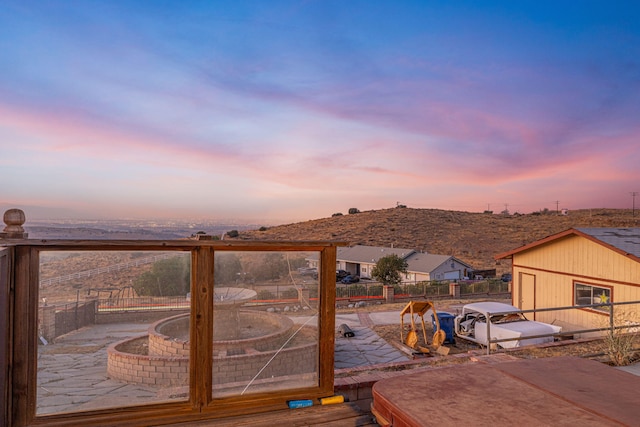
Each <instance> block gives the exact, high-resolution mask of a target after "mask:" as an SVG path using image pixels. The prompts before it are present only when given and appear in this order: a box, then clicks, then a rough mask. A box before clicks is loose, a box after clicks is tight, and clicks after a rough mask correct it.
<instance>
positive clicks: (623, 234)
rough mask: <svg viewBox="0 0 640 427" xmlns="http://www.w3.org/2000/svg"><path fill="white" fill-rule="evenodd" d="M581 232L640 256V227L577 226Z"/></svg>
mask: <svg viewBox="0 0 640 427" xmlns="http://www.w3.org/2000/svg"><path fill="white" fill-rule="evenodd" d="M576 230H578V231H580V232H581V233H584V234H588V235H589V236H591V237H593V238H595V239H598V240H600V241H601V242H603V243H606V244H607V245H609V246H613V247H614V248H617V249H619V250H621V251H623V252H625V253H628V254H631V255H634V256H636V257H640V228H576Z"/></svg>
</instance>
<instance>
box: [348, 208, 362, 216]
mask: <svg viewBox="0 0 640 427" xmlns="http://www.w3.org/2000/svg"><path fill="white" fill-rule="evenodd" d="M357 213H360V210H358V208H349V215H353V214H357Z"/></svg>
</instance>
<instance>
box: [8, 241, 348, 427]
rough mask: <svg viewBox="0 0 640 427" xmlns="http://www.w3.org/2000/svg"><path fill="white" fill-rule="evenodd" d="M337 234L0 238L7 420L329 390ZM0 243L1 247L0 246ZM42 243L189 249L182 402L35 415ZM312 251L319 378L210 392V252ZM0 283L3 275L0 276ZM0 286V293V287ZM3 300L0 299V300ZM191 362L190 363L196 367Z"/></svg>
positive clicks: (77, 418)
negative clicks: (283, 238)
mask: <svg viewBox="0 0 640 427" xmlns="http://www.w3.org/2000/svg"><path fill="white" fill-rule="evenodd" d="M338 246H344V243H336V242H315V241H310V242H258V241H252V242H247V241H210V240H198V241H194V240H175V241H160V240H158V241H116V240H110V241H104V240H95V241H66V240H52V241H40V240H21V241H13V242H10V243H7V244H5V249H2V251H3V257H2V260H3V261H8V264H9V265H8V266H7V268H5V269H3V272H6V275H7V276H8V280H7V281H8V283H6V285H8V289H6V293H3V294H2V295H3V297H4V298H5V299H8V301H5V302H6V303H7V305H8V306H9V310H8V312H7V314H6V316H7V320H8V321H7V323H6V324H5V325H6V326H5V327H4V330H3V331H2V333H3V334H4V335H3V337H4V338H5V341H6V342H7V343H8V345H7V348H6V349H5V350H4V351H5V353H4V354H3V356H4V357H5V358H6V360H7V361H8V363H7V365H8V368H7V367H3V368H4V369H5V370H8V372H7V375H6V377H7V378H6V379H5V381H4V384H3V386H4V390H5V391H4V392H5V395H6V396H7V399H6V400H5V402H4V405H3V411H4V414H5V417H4V419H5V420H7V421H8V423H7V426H8V427H26V426H67V425H70V424H73V425H82V424H85V425H91V426H112V425H123V426H124V425H126V426H143V425H150V424H153V425H161V424H168V423H179V422H186V421H193V420H204V419H215V418H222V417H228V416H233V415H239V414H248V413H257V412H264V411H269V410H276V409H283V408H286V407H287V401H288V400H295V399H315V398H320V397H327V396H331V395H333V393H334V390H333V380H334V345H335V333H334V331H335V274H336V272H335V266H336V253H337V247H338ZM4 251H8V253H5V252H4ZM42 251H165V252H166V251H177V252H190V253H191V263H192V264H191V265H192V267H191V301H192V303H191V316H190V319H191V320H190V322H191V323H190V331H191V332H190V334H191V335H190V339H191V342H192V345H191V354H190V363H189V397H188V400H187V401H182V402H168V403H166V402H162V403H151V404H146V405H139V406H132V407H110V408H107V409H100V410H94V411H85V412H73V413H64V414H53V415H38V416H36V403H37V402H36V399H37V394H36V385H37V372H36V371H37V369H36V367H37V353H38V348H37V345H38V344H37V339H38V336H37V323H38V319H37V316H38V285H39V268H40V266H39V254H40V252H42ZM229 251H244V252H276V251H278V252H287V251H290V252H294V251H295V252H312V251H315V252H319V254H320V270H319V295H318V296H319V303H318V328H319V332H318V386H317V387H306V388H299V389H287V390H278V391H271V392H267V393H257V394H251V395H246V396H232V397H225V398H214V397H213V396H212V364H213V357H212V353H213V351H212V340H211V339H210V337H212V336H213V310H214V306H213V287H214V272H213V266H214V256H215V253H216V252H229ZM0 283H3V282H2V281H0ZM5 294H6V295H5ZM1 302H2V301H0V303H1ZM196 367H197V369H196ZM0 378H2V376H0Z"/></svg>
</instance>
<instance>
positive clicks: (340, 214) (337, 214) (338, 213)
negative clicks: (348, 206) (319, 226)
mask: <svg viewBox="0 0 640 427" xmlns="http://www.w3.org/2000/svg"><path fill="white" fill-rule="evenodd" d="M331 216H342V212H336V213H334V214H333V215H331Z"/></svg>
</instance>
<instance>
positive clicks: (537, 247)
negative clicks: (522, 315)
mask: <svg viewBox="0 0 640 427" xmlns="http://www.w3.org/2000/svg"><path fill="white" fill-rule="evenodd" d="M504 258H511V259H512V270H513V271H512V273H513V289H512V298H513V303H514V305H515V306H517V307H519V308H520V309H522V310H530V309H542V308H552V307H563V306H574V305H577V306H581V305H584V306H587V305H592V304H598V303H601V302H604V303H607V302H613V303H616V302H628V301H639V300H640V228H575V229H569V230H567V231H564V232H561V233H558V234H554V235H552V236H549V237H547V238H545V239H542V240H538V241H536V242H533V243H531V244H528V245H525V246H522V247H520V248H517V249H514V250H512V251H509V252H505V253H502V254H498V255H497V256H496V259H504ZM615 310H616V311H615V312H614V313H616V312H619V313H622V315H623V316H628V317H629V321H634V320H635V321H638V319H633V318H634V316H635V317H637V316H638V312H640V304H630V305H623V306H619V307H617V308H616V309H615ZM529 317H530V318H531V317H534V316H529ZM625 319H626V317H625ZM535 320H539V321H543V322H547V323H553V324H556V325H560V326H562V327H563V328H564V329H565V330H567V331H570V330H577V329H587V328H599V327H605V326H607V325H608V323H609V307H607V306H603V307H585V308H583V309H573V310H563V311H549V312H540V313H536V315H535Z"/></svg>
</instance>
